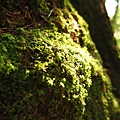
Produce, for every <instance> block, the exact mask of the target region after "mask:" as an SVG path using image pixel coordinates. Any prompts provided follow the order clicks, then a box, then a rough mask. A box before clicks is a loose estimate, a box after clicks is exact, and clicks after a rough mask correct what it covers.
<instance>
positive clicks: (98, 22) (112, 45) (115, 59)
mask: <svg viewBox="0 0 120 120" xmlns="http://www.w3.org/2000/svg"><path fill="white" fill-rule="evenodd" d="M71 3H72V4H73V6H74V7H75V8H76V10H77V11H78V12H79V14H80V15H81V16H82V17H83V18H84V19H85V21H86V22H87V23H88V24H89V30H90V34H91V37H92V40H93V42H94V43H95V45H96V47H97V49H98V52H99V53H100V55H101V58H102V60H103V66H104V68H105V69H107V73H108V75H109V77H110V79H111V82H112V84H113V87H114V90H113V92H114V94H115V95H116V96H117V97H118V96H119V95H120V87H119V85H120V74H119V73H120V58H119V55H118V50H117V47H116V41H115V39H114V36H113V32H112V27H111V24H110V21H109V18H108V15H107V12H106V9H105V6H104V3H103V2H102V0H71Z"/></svg>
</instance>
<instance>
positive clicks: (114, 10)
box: [105, 0, 120, 48]
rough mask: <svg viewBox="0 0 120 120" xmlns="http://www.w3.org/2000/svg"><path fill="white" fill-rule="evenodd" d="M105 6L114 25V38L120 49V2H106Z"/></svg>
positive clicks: (111, 0)
mask: <svg viewBox="0 0 120 120" xmlns="http://www.w3.org/2000/svg"><path fill="white" fill-rule="evenodd" d="M105 6H106V10H107V13H108V16H109V17H110V20H111V23H112V27H113V31H114V37H115V38H116V40H117V43H118V47H119V48H120V2H119V0H106V1H105Z"/></svg>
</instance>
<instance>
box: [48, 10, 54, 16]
mask: <svg viewBox="0 0 120 120" xmlns="http://www.w3.org/2000/svg"><path fill="white" fill-rule="evenodd" d="M53 10H54V9H52V10H51V11H50V13H49V14H48V16H47V18H49V17H50V16H51V14H52V12H53Z"/></svg>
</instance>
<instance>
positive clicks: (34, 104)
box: [0, 0, 117, 120]
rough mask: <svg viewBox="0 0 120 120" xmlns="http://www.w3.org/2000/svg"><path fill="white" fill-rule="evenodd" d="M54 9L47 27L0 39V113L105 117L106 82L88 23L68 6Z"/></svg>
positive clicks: (62, 119)
mask: <svg viewBox="0 0 120 120" xmlns="http://www.w3.org/2000/svg"><path fill="white" fill-rule="evenodd" d="M42 2H43V3H44V0H42ZM47 3H48V2H47ZM67 7H68V8H67ZM44 8H46V7H44ZM47 8H48V7H47ZM42 9H43V7H42ZM54 9H55V10H54V11H53V13H52V14H50V15H51V16H50V17H49V19H48V18H47V19H46V17H44V21H46V22H47V23H48V24H47V25H49V26H48V27H47V26H46V27H44V28H43V27H42V28H39V29H32V30H25V29H23V28H19V29H16V31H15V32H14V35H12V34H9V33H6V34H3V35H2V36H1V37H0V51H1V52H0V98H2V99H1V100H0V112H1V113H0V115H1V116H0V117H1V119H3V120H4V119H13V120H15V119H21V120H33V119H35V120H84V119H89V120H93V119H99V120H109V119H110V113H111V107H112V100H111V96H110V95H111V92H110V87H111V85H110V82H109V79H108V77H107V76H106V74H105V71H104V70H103V68H102V65H101V59H100V57H99V55H98V52H97V50H96V48H95V45H94V44H93V42H92V41H91V39H90V36H89V31H88V28H87V27H88V25H87V24H86V23H85V22H84V20H83V19H82V18H81V17H80V16H79V15H78V14H77V12H76V11H75V10H74V9H73V8H72V6H71V5H70V4H69V5H68V6H67V3H66V8H63V9H59V8H56V7H55V8H54ZM55 16H57V17H55ZM80 40H81V41H80ZM116 103H117V102H116Z"/></svg>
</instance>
